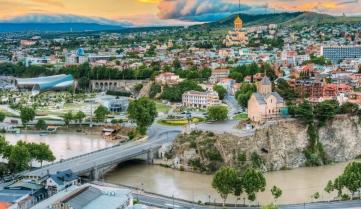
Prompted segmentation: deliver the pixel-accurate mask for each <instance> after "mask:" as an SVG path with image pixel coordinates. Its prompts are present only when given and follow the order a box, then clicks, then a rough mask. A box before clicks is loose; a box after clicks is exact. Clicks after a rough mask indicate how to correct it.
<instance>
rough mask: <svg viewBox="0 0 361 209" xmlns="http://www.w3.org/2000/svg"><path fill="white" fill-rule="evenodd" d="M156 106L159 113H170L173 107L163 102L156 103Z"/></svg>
mask: <svg viewBox="0 0 361 209" xmlns="http://www.w3.org/2000/svg"><path fill="white" fill-rule="evenodd" d="M155 106H156V108H157V112H169V111H170V109H171V106H169V105H166V104H163V103H161V102H156V103H155Z"/></svg>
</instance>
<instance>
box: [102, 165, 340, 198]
mask: <svg viewBox="0 0 361 209" xmlns="http://www.w3.org/2000/svg"><path fill="white" fill-rule="evenodd" d="M346 165H347V163H338V164H334V165H328V166H322V167H311V168H298V169H293V170H285V171H274V172H268V173H266V179H267V188H266V190H265V192H262V193H259V194H258V195H257V200H256V202H255V203H258V202H259V203H260V204H266V203H270V202H272V201H273V198H272V195H271V192H270V189H271V187H272V186H273V185H276V186H278V187H280V188H281V189H282V191H283V194H282V196H281V197H280V198H279V200H277V202H278V203H281V204H290V203H304V202H310V201H312V199H311V195H312V194H314V193H315V192H319V193H320V195H321V197H320V199H319V200H330V199H332V197H334V196H335V194H332V195H329V194H327V193H326V192H324V190H323V189H324V187H325V186H326V184H327V182H328V180H330V179H332V180H333V179H334V178H335V177H337V176H338V175H340V174H341V173H342V172H343V169H344V168H345V166H346ZM104 181H106V182H108V183H113V184H123V185H128V186H133V187H138V188H143V189H144V190H145V191H149V192H154V193H159V194H163V195H167V196H172V195H174V196H175V197H179V198H182V199H187V200H192V201H199V200H201V201H202V202H208V201H209V199H210V201H211V202H213V201H216V202H222V201H221V199H220V197H219V196H218V194H217V192H216V191H215V190H214V189H213V188H212V187H211V182H212V175H204V174H198V173H190V172H181V171H177V170H173V169H169V168H164V167H161V166H157V165H146V164H142V163H136V164H134V163H133V164H130V163H128V164H123V165H120V166H118V167H117V168H116V169H115V170H113V171H112V172H110V173H108V175H106V177H105V179H104ZM243 201H244V200H243V196H242V198H241V200H239V201H238V203H240V202H242V203H243ZM227 202H229V203H235V202H236V198H235V197H229V198H228V201H227Z"/></svg>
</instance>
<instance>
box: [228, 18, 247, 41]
mask: <svg viewBox="0 0 361 209" xmlns="http://www.w3.org/2000/svg"><path fill="white" fill-rule="evenodd" d="M224 43H225V44H226V46H242V45H246V44H247V43H248V37H247V32H246V31H245V30H244V28H243V21H242V19H241V18H240V17H239V16H237V17H236V19H235V20H234V28H233V30H230V31H228V34H227V36H226V39H225V40H224Z"/></svg>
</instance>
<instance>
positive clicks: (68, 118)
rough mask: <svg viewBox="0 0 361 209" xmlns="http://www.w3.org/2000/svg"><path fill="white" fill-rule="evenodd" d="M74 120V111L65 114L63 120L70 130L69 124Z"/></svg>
mask: <svg viewBox="0 0 361 209" xmlns="http://www.w3.org/2000/svg"><path fill="white" fill-rule="evenodd" d="M73 119H74V115H73V112H72V111H69V112H67V113H65V115H64V116H63V120H64V123H65V125H66V126H67V127H68V128H69V124H70V122H71V121H72V120H73Z"/></svg>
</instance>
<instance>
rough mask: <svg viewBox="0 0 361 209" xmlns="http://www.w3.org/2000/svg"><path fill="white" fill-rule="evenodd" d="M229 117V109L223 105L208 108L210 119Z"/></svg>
mask: <svg viewBox="0 0 361 209" xmlns="http://www.w3.org/2000/svg"><path fill="white" fill-rule="evenodd" d="M227 118H228V109H227V107H225V106H222V105H215V106H211V107H209V108H208V120H211V121H221V120H226V119H227Z"/></svg>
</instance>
